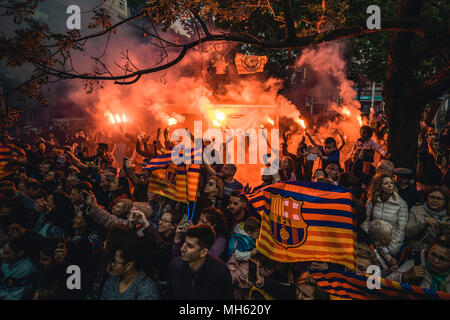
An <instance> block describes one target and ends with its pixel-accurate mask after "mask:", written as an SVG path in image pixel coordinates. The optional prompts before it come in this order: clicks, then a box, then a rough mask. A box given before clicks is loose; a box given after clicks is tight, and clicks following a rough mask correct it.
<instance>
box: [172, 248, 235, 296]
mask: <svg viewBox="0 0 450 320" xmlns="http://www.w3.org/2000/svg"><path fill="white" fill-rule="evenodd" d="M168 298H169V299H171V300H233V298H234V296H233V287H232V285H231V275H230V271H229V270H228V268H227V266H226V265H225V263H223V262H222V261H220V260H219V259H218V258H216V257H213V256H211V255H209V254H208V255H207V256H206V260H205V262H204V264H203V265H202V266H201V267H200V269H199V270H197V272H192V270H191V268H190V267H189V264H188V263H187V262H185V261H183V260H182V259H181V257H177V258H175V259H173V260H172V262H171V263H170V266H169V277H168Z"/></svg>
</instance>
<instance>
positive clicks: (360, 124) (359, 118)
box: [356, 115, 362, 127]
mask: <svg viewBox="0 0 450 320" xmlns="http://www.w3.org/2000/svg"><path fill="white" fill-rule="evenodd" d="M356 119H358V122H359V126H360V127H362V119H361V116H360V115H357V116H356Z"/></svg>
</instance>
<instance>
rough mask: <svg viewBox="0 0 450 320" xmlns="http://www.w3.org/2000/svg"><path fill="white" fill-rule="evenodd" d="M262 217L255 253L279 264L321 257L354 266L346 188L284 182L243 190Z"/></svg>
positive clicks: (349, 198)
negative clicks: (253, 189)
mask: <svg viewBox="0 0 450 320" xmlns="http://www.w3.org/2000/svg"><path fill="white" fill-rule="evenodd" d="M246 196H247V198H248V199H249V202H250V204H252V205H253V207H254V208H255V210H256V211H257V212H258V213H259V214H260V215H261V218H262V220H261V232H260V235H259V238H258V240H257V242H256V248H257V250H258V251H259V252H261V253H262V254H264V255H265V256H266V257H269V258H270V259H272V260H276V261H279V262H287V263H291V262H299V261H322V262H331V263H337V264H341V265H344V266H346V267H348V268H350V269H352V270H354V269H355V252H356V250H355V247H356V218H355V214H354V203H353V195H352V193H351V191H350V190H349V189H346V188H343V187H339V186H334V185H328V184H322V183H315V182H305V181H285V182H278V183H275V184H272V185H269V186H267V187H265V188H262V189H259V190H258V191H256V192H254V193H251V194H247V195H246Z"/></svg>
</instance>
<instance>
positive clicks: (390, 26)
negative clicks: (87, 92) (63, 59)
mask: <svg viewBox="0 0 450 320" xmlns="http://www.w3.org/2000/svg"><path fill="white" fill-rule="evenodd" d="M425 25H427V24H424V23H423V19H421V20H419V19H412V18H396V19H384V20H383V24H382V28H381V29H373V30H369V29H367V27H366V26H365V25H354V26H350V27H343V28H339V29H335V30H330V31H325V32H322V33H316V34H313V35H310V36H305V37H301V38H295V39H293V40H289V39H287V40H286V39H285V40H283V41H279V42H265V41H260V40H258V39H255V38H250V37H243V36H238V35H233V34H227V33H222V34H210V35H206V36H204V37H203V38H201V39H197V40H195V41H192V42H190V43H187V44H181V45H179V47H181V48H182V51H181V52H180V53H179V55H178V56H177V58H175V59H174V60H172V61H170V62H167V63H166V64H164V65H161V66H158V67H154V68H148V69H143V70H139V71H136V72H133V73H130V74H128V75H125V76H124V75H122V76H114V77H103V76H102V77H97V76H92V75H88V74H73V73H67V72H62V71H61V70H57V69H53V68H50V67H48V66H46V65H43V64H42V63H39V62H35V61H33V59H32V58H30V57H27V56H24V55H23V53H18V54H21V55H23V56H24V58H26V59H27V60H28V61H30V62H31V63H33V64H34V65H37V66H39V67H40V68H42V69H44V70H48V71H49V72H51V74H52V75H56V76H61V77H64V78H78V79H86V80H124V79H131V78H135V77H137V76H138V75H139V74H141V75H142V74H147V73H153V72H158V71H161V70H164V69H168V68H170V67H172V66H173V65H175V64H177V63H178V62H180V61H181V59H182V58H183V57H184V56H185V54H186V52H187V51H188V50H189V49H192V48H194V47H196V46H198V45H200V44H201V43H205V42H211V41H227V42H238V43H246V44H251V45H255V46H259V47H262V48H266V49H289V48H297V49H300V48H304V47H307V46H310V45H315V44H319V43H322V42H327V41H333V40H340V39H346V38H351V37H357V36H362V35H366V34H372V33H376V32H386V31H394V32H401V31H405V32H413V33H416V34H417V35H419V36H420V37H421V38H424V37H425V35H427V34H429V33H430V32H432V31H434V30H428V29H427V30H424V29H425V27H424V26H425ZM19 52H20V51H19Z"/></svg>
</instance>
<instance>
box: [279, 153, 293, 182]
mask: <svg viewBox="0 0 450 320" xmlns="http://www.w3.org/2000/svg"><path fill="white" fill-rule="evenodd" d="M284 159H287V160H288V163H289V166H288V168H287V172H286V175H284V172H283V169H282V168H281V164H282V163H283V161H284ZM278 172H279V173H280V176H281V179H282V180H290V179H291V175H292V172H294V173H295V162H294V159H292V158H291V157H290V156H284V157H282V158H281V161H280V170H279V171H278Z"/></svg>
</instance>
